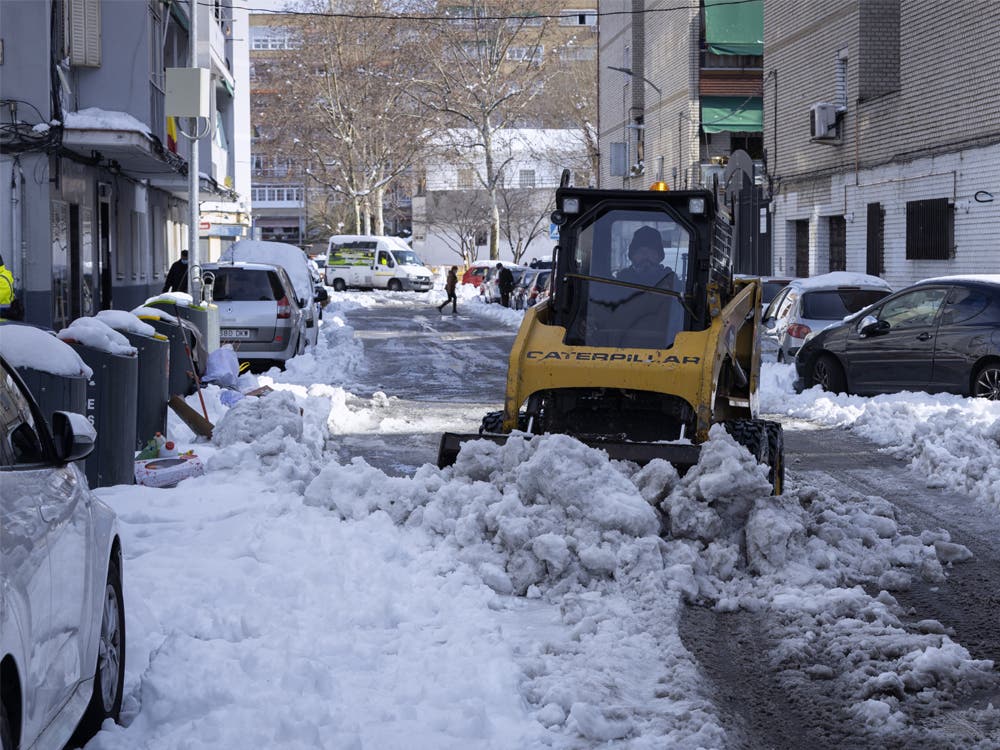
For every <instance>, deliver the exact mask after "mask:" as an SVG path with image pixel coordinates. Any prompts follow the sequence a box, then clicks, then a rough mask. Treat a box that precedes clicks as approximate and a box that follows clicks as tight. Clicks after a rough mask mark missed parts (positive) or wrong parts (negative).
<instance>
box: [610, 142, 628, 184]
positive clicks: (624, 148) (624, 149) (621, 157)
mask: <svg viewBox="0 0 1000 750" xmlns="http://www.w3.org/2000/svg"><path fill="white" fill-rule="evenodd" d="M626 174H628V144H627V143H612V144H611V176H612V177H624V176H625V175H626Z"/></svg>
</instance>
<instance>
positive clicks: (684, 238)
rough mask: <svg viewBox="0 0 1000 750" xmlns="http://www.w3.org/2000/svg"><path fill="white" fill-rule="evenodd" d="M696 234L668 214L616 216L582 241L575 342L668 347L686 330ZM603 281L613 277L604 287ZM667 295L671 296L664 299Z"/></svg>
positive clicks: (602, 219)
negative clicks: (686, 296)
mask: <svg viewBox="0 0 1000 750" xmlns="http://www.w3.org/2000/svg"><path fill="white" fill-rule="evenodd" d="M690 240H691V234H690V232H689V230H688V229H687V228H686V227H685V226H684V225H682V224H681V223H680V222H678V221H677V220H675V219H674V218H673V217H672V216H670V214H668V213H666V212H665V211H629V210H621V209H619V210H611V211H607V212H605V213H602V214H599V215H597V216H595V217H594V220H593V221H592V223H590V224H587V225H585V226H583V227H582V229H581V230H580V231H579V234H578V235H577V242H576V249H575V254H574V257H573V260H572V265H574V266H575V269H574V272H575V273H577V274H580V275H581V276H586V277H590V280H586V281H580V282H579V285H580V291H581V294H580V295H579V296H578V297H577V299H578V300H579V302H578V303H577V304H576V305H575V307H574V310H573V311H572V318H573V319H572V320H571V321H569V323H570V324H569V325H567V336H566V343H567V344H575V345H582V346H605V347H607V346H611V347H637V348H647V349H665V348H668V347H670V346H672V345H673V341H674V337H675V336H676V334H677V333H678V332H679V331H682V330H684V328H685V319H686V316H685V312H684V306H683V304H682V303H681V300H680V299H679V298H678V295H683V294H684V292H685V291H686V290H687V288H688V254H689V250H690V245H691V241H690ZM596 279H607V280H608V283H602V282H600V281H597V280H596ZM664 292H666V293H664Z"/></svg>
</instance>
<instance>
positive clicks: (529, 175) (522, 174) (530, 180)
mask: <svg viewBox="0 0 1000 750" xmlns="http://www.w3.org/2000/svg"><path fill="white" fill-rule="evenodd" d="M517 186H518V187H522V188H533V187H534V186H535V170H534V169H522V170H520V171H519V172H518V173H517Z"/></svg>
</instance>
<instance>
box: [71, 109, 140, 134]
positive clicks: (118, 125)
mask: <svg viewBox="0 0 1000 750" xmlns="http://www.w3.org/2000/svg"><path fill="white" fill-rule="evenodd" d="M63 123H64V124H65V126H66V127H67V128H68V129H72V130H121V131H135V132H138V133H144V134H145V135H151V133H150V130H149V126H148V125H146V124H145V123H144V122H141V121H139V120H137V119H136V118H135V117H133V116H132V115H130V114H129V113H128V112H118V111H116V110H108V109H99V108H98V107H87V108H86V109H81V110H80V111H78V112H66V113H65V114H64V115H63Z"/></svg>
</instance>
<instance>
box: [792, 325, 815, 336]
mask: <svg viewBox="0 0 1000 750" xmlns="http://www.w3.org/2000/svg"><path fill="white" fill-rule="evenodd" d="M811 332H812V329H811V328H810V327H809V326H804V325H802V324H801V323H792V324H791V325H790V326H788V331H787V333H788V335H789V336H791V337H792V338H793V339H804V338H805V337H806V336H808V335H809V334H810V333H811Z"/></svg>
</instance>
